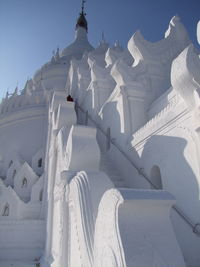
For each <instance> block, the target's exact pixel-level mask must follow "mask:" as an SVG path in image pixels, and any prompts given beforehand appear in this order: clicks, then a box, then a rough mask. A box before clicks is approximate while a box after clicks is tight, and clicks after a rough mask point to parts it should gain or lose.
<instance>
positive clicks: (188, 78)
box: [171, 45, 200, 110]
mask: <svg viewBox="0 0 200 267" xmlns="http://www.w3.org/2000/svg"><path fill="white" fill-rule="evenodd" d="M171 82H172V86H173V88H174V89H175V90H176V91H177V92H178V93H179V94H180V95H181V96H182V98H183V99H184V100H185V103H186V104H187V107H188V108H189V109H191V110H192V109H195V107H197V106H199V104H200V101H199V94H200V59H199V57H198V52H197V51H196V49H195V47H194V46H193V45H189V46H188V47H187V48H185V49H184V50H183V52H182V53H181V54H180V55H179V56H178V57H177V58H176V59H175V60H174V61H173V63H172V69H171Z"/></svg>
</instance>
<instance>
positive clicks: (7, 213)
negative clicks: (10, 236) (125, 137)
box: [2, 203, 9, 216]
mask: <svg viewBox="0 0 200 267" xmlns="http://www.w3.org/2000/svg"><path fill="white" fill-rule="evenodd" d="M2 216H9V204H8V203H6V205H5V206H4V208H3V212H2Z"/></svg>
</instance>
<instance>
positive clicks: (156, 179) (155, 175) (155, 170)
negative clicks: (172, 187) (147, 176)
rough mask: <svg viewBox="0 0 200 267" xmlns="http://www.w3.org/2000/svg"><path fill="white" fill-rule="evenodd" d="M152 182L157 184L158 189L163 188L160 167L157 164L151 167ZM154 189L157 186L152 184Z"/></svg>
mask: <svg viewBox="0 0 200 267" xmlns="http://www.w3.org/2000/svg"><path fill="white" fill-rule="evenodd" d="M151 182H152V183H153V184H154V185H155V186H156V189H162V188H163V185H162V177H161V172H160V168H159V167H158V166H157V165H155V166H153V167H152V169H151ZM152 189H155V188H154V187H153V186H152Z"/></svg>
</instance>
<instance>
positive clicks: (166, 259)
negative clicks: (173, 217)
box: [94, 189, 185, 267]
mask: <svg viewBox="0 0 200 267" xmlns="http://www.w3.org/2000/svg"><path fill="white" fill-rule="evenodd" d="M174 203H175V200H174V198H173V196H172V195H170V194H169V193H167V192H165V191H160V190H156V191H155V190H154V191H151V190H134V189H120V190H117V189H110V190H108V191H107V192H106V193H105V194H104V196H103V197H102V200H101V202H100V205H99V209H98V216H97V221H96V228H95V239H94V244H95V248H94V259H95V264H94V266H95V267H100V266H127V267H132V266H144V267H149V266H155V264H157V265H158V266H162V267H165V266H170V267H184V266H185V263H184V260H183V256H182V253H181V250H180V248H179V246H178V243H177V241H176V238H175V235H174V232H173V228H172V225H171V222H170V217H169V216H170V209H171V207H172V205H173V204H174ZM130 229H131V230H130Z"/></svg>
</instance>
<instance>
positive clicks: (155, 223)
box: [0, 16, 200, 267]
mask: <svg viewBox="0 0 200 267" xmlns="http://www.w3.org/2000/svg"><path fill="white" fill-rule="evenodd" d="M197 34H198V36H199V26H198V30H197ZM198 38H199V37H198ZM180 66H181V67H180ZM199 77H200V62H199V51H198V50H197V49H194V47H193V46H192V45H191V41H190V40H189V37H188V34H187V31H186V30H185V28H184V26H183V25H182V23H181V21H180V19H179V17H177V16H176V17H173V18H172V19H171V21H170V23H169V28H168V30H167V31H166V33H165V37H164V39H163V40H161V41H159V42H157V43H150V42H148V41H147V40H145V39H144V38H143V36H142V35H141V33H140V32H136V33H135V34H134V35H133V36H132V37H131V39H130V41H129V42H128V50H127V49H125V50H123V49H122V48H121V47H120V45H119V43H116V44H115V45H114V46H113V47H111V48H109V45H108V44H107V42H106V40H105V39H104V38H102V40H101V42H100V44H99V46H98V47H97V48H96V49H94V48H93V47H92V46H91V45H90V44H89V42H88V39H87V33H86V30H85V29H84V28H83V27H80V26H79V27H77V29H76V34H75V41H74V43H72V44H71V45H70V46H68V47H67V48H65V49H64V50H63V51H62V52H60V51H59V49H58V50H57V51H56V53H55V55H53V57H52V58H51V60H50V61H49V62H48V63H46V64H45V65H44V66H42V67H41V68H40V69H39V70H38V71H37V72H36V73H35V75H34V77H33V79H30V80H28V81H27V83H26V85H25V88H24V90H23V91H22V93H21V94H19V92H18V88H16V90H15V92H14V93H13V95H12V96H10V97H9V95H8V94H7V95H6V98H5V99H3V101H2V104H1V105H0V177H1V178H2V179H1V180H0V212H1V214H0V266H1V265H2V264H3V262H5V261H6V260H7V261H10V263H12V261H14V263H16V266H17V264H19V261H21V266H20V267H22V266H23V264H24V262H25V261H28V262H29V263H30V264H31V263H34V262H36V261H40V264H41V266H43V267H50V266H51V267H58V266H59V267H66V266H69V267H75V266H76V267H79V266H84V267H90V266H91V267H100V266H102V267H105V266H108V267H117V266H123V267H125V266H127V267H129V266H130V267H138V266H144V267H146V266H148V267H149V266H151V267H156V266H159V267H161V266H162V267H164V266H170V267H172V266H174V267H179V266H180V267H184V266H187V267H199V262H200V256H199V247H200V239H199V236H198V235H196V234H195V233H193V230H194V229H191V228H190V227H189V226H188V225H187V224H186V223H185V222H184V221H183V220H182V219H181V218H180V216H179V215H178V214H177V213H176V212H175V211H174V210H173V209H172V206H173V205H174V204H175V203H176V205H177V207H179V208H180V210H182V211H183V212H184V214H186V216H187V217H188V218H189V219H190V220H191V222H192V223H193V224H194V225H195V224H196V223H199V222H200V215H199V214H200V213H199V210H200V204H199V184H200V173H199V156H200V151H199V149H200V148H199V129H200V127H199V126H200V125H199V92H200V78H199ZM69 93H70V94H71V95H72V97H73V98H74V100H76V104H75V103H74V102H67V101H66V96H67V95H68V94H69ZM80 106H81V107H80ZM80 108H81V109H80ZM84 111H85V113H84ZM84 124H87V125H84ZM105 135H106V136H105ZM40 159H42V161H41V162H39V160H40ZM15 170H16V174H15V173H14V174H15V175H13V172H14V171H15ZM102 170H103V171H102ZM104 171H105V172H106V173H107V174H106V173H104ZM142 174H143V175H142ZM144 176H145V177H144ZM24 177H25V178H26V181H25V183H24V182H23V179H24ZM145 178H148V179H149V181H150V182H151V183H153V184H150V183H149V182H148V181H147V180H148V179H146V180H145ZM153 185H155V186H156V187H157V188H158V189H160V190H153V189H154V186H153ZM122 187H123V188H122ZM147 189H148V190H147ZM167 191H168V192H167ZM175 199H176V200H175ZM172 225H173V226H172ZM29 263H28V264H29ZM27 266H28V265H27Z"/></svg>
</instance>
